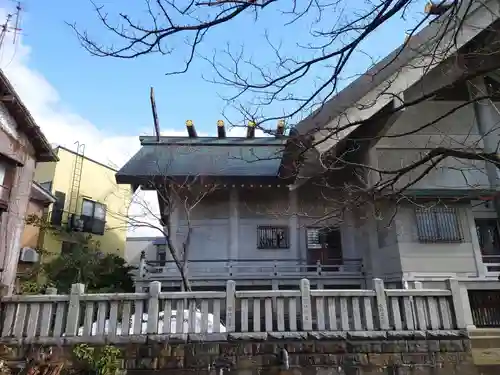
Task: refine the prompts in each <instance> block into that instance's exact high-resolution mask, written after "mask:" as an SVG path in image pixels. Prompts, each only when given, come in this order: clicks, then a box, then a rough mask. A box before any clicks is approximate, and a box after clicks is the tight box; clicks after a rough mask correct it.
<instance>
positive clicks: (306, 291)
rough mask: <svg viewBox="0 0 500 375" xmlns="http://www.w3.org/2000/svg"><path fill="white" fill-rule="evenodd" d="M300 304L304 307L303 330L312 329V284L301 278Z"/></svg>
mask: <svg viewBox="0 0 500 375" xmlns="http://www.w3.org/2000/svg"><path fill="white" fill-rule="evenodd" d="M300 304H301V309H302V331H312V310H311V284H310V283H309V280H307V279H302V280H300Z"/></svg>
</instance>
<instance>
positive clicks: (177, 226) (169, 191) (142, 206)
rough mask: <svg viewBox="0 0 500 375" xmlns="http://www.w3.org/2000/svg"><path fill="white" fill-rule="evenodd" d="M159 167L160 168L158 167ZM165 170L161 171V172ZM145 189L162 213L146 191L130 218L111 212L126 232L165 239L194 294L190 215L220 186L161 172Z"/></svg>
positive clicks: (135, 196)
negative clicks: (150, 232) (154, 197)
mask: <svg viewBox="0 0 500 375" xmlns="http://www.w3.org/2000/svg"><path fill="white" fill-rule="evenodd" d="M158 165H159V164H158ZM160 170H163V168H162V169H160V168H159V167H158V171H160ZM143 188H145V189H147V190H151V191H156V193H157V199H158V206H159V212H158V211H157V210H156V205H154V204H152V202H149V201H148V200H147V199H146V198H145V196H144V194H143V192H144V191H143V190H142V189H139V190H137V191H136V192H135V193H134V194H133V197H132V202H131V205H132V206H133V207H134V210H130V211H129V212H128V214H126V215H124V214H123V213H118V212H109V211H108V213H109V215H111V216H112V217H114V218H115V219H117V220H118V221H119V222H121V223H122V224H121V226H122V227H126V228H127V229H132V230H134V229H141V228H147V229H150V230H154V231H156V232H158V233H159V235H160V236H161V237H163V238H164V239H165V244H166V250H167V252H168V253H169V254H170V256H171V257H172V260H173V262H174V263H175V266H176V267H177V269H178V270H179V274H180V276H181V281H182V286H183V288H184V290H186V291H190V290H191V283H190V281H189V275H188V264H189V249H190V240H191V233H192V225H191V215H192V212H193V211H194V210H195V209H196V208H197V206H198V205H199V204H200V203H201V202H202V201H203V200H204V199H205V198H206V197H208V196H210V194H212V193H213V192H215V191H216V190H217V188H218V185H217V184H214V183H212V184H207V183H204V181H203V178H202V177H199V176H192V177H186V178H175V177H170V176H166V175H165V174H164V173H163V174H162V173H160V172H158V175H157V176H156V177H154V178H153V177H152V178H151V179H149V180H147V181H144V184H143Z"/></svg>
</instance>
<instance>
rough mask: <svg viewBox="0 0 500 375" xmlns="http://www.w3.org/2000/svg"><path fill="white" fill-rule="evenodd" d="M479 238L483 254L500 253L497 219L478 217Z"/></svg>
mask: <svg viewBox="0 0 500 375" xmlns="http://www.w3.org/2000/svg"><path fill="white" fill-rule="evenodd" d="M475 222H476V231H477V238H478V240H479V246H480V248H481V253H482V254H483V255H500V233H499V231H498V224H499V223H498V220H497V219H476V220H475Z"/></svg>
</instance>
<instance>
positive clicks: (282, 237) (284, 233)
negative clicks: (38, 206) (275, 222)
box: [257, 226, 290, 249]
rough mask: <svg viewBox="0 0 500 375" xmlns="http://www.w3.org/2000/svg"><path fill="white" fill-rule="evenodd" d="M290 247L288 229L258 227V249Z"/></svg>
mask: <svg viewBox="0 0 500 375" xmlns="http://www.w3.org/2000/svg"><path fill="white" fill-rule="evenodd" d="M289 247H290V241H289V230H288V227H284V226H283V227H272V226H259V227H257V248H259V249H288V248H289Z"/></svg>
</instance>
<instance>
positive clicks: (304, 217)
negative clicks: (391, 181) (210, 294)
mask: <svg viewBox="0 0 500 375" xmlns="http://www.w3.org/2000/svg"><path fill="white" fill-rule="evenodd" d="M465 3H466V4H469V3H468V2H465ZM469 5H470V4H469ZM470 6H471V7H470V9H468V10H467V13H466V14H467V15H466V17H465V18H464V19H463V20H460V19H457V20H453V21H452V22H449V23H448V21H449V18H447V17H446V16H445V17H442V18H440V19H437V20H434V21H433V22H432V23H431V24H430V25H429V26H427V27H425V28H424V29H423V30H422V31H420V32H419V33H418V34H417V35H415V36H413V37H412V38H410V40H409V41H408V44H407V45H405V46H402V47H401V48H398V49H397V50H396V51H394V52H393V53H392V54H390V55H389V56H387V57H386V58H385V59H383V60H382V61H381V62H380V63H379V64H377V65H376V66H374V67H373V68H372V69H370V70H369V71H368V72H367V73H366V74H365V75H363V76H361V77H359V78H358V79H356V80H354V82H353V83H351V84H350V85H349V86H348V87H346V88H345V89H344V90H343V91H341V92H340V93H339V94H338V95H336V96H335V97H334V98H332V99H331V100H330V101H328V102H327V103H325V105H324V106H323V107H322V108H321V109H320V110H319V111H318V112H317V113H315V114H314V115H313V116H310V117H309V118H307V119H305V120H304V121H302V122H300V123H299V124H297V125H296V126H295V127H294V128H293V129H292V131H291V132H290V134H291V135H290V136H283V135H282V134H283V131H282V129H280V125H278V128H277V131H276V133H277V136H276V137H273V138H254V129H253V128H252V127H249V128H248V136H247V137H246V138H226V137H225V132H224V131H219V133H218V134H219V136H218V137H196V132H195V131H193V129H192V126H193V125H192V124H191V123H190V124H189V126H188V134H189V136H186V137H140V140H141V144H142V148H141V150H140V151H139V152H138V153H137V154H136V155H135V156H133V157H132V159H131V160H130V161H129V162H128V163H127V164H125V166H124V167H123V168H122V169H121V170H120V171H119V172H118V173H117V174H116V179H117V181H118V182H119V183H122V184H132V185H134V186H142V188H143V189H150V190H156V191H158V192H159V193H160V196H161V195H162V194H163V195H165V194H167V193H166V190H164V189H165V186H164V185H165V179H164V176H165V175H167V176H169V177H170V178H171V179H179V180H180V181H184V180H185V179H186V178H188V177H194V176H195V177H199V178H198V179H197V180H198V181H200V185H199V186H198V188H200V189H201V188H202V187H203V185H204V186H207V185H208V186H210V184H212V185H217V186H218V189H217V191H216V192H215V193H213V194H209V195H207V196H206V197H205V198H203V200H202V201H200V203H199V204H198V205H197V206H196V208H195V209H194V210H192V211H190V212H189V214H190V216H189V222H190V223H191V237H190V245H189V263H188V272H189V277H190V279H191V282H192V285H193V286H194V287H206V286H209V287H212V288H216V287H219V288H223V287H224V284H225V282H226V281H227V280H228V279H234V280H236V281H237V285H238V287H253V286H254V285H268V286H272V287H273V288H278V287H279V288H286V287H287V286H289V285H291V284H297V283H298V281H299V280H300V279H301V278H304V277H306V278H308V279H309V280H310V281H311V284H312V285H313V286H315V287H327V286H328V287H341V286H344V287H350V288H359V287H372V286H371V285H370V283H371V281H372V279H373V278H374V277H378V278H382V279H384V281H385V282H386V283H388V285H394V286H399V287H401V286H402V285H405V284H406V282H407V281H413V280H420V281H423V282H424V283H425V284H426V285H436V286H437V285H438V284H440V283H442V282H443V280H445V279H446V278H449V277H458V278H460V279H462V280H465V282H468V283H470V287H471V288H474V285H477V283H481V285H482V288H489V287H491V288H493V289H498V277H499V275H500V241H499V224H498V223H499V221H498V218H499V216H498V212H499V211H498V207H496V205H495V200H494V199H490V198H492V197H493V198H494V197H496V196H498V194H499V191H500V183H499V180H500V178H499V168H498V166H497V167H496V168H495V166H493V165H492V164H491V163H488V162H485V161H484V160H478V161H477V160H476V161H474V160H466V159H463V158H448V159H446V160H445V161H444V162H442V163H441V164H440V165H439V166H438V167H437V168H430V169H429V171H428V173H426V174H424V175H423V178H419V179H416V178H417V177H419V176H422V172H423V170H424V169H425V168H426V167H428V164H427V165H426V166H421V167H420V168H416V169H415V170H413V171H412V172H410V173H406V174H403V175H402V178H401V179H400V180H399V181H397V182H396V184H395V186H396V187H397V188H402V187H404V186H406V185H407V184H408V183H409V182H412V181H413V179H416V180H415V181H414V183H413V184H412V185H411V186H410V187H409V188H408V189H405V191H404V194H402V195H401V196H399V197H398V199H393V200H390V199H387V200H381V201H379V203H378V204H377V207H374V205H373V204H370V201H366V200H365V201H363V202H364V203H363V204H359V205H358V206H352V205H351V206H348V207H349V209H348V210H344V209H345V207H346V205H345V204H344V203H343V201H344V200H349V201H352V199H353V197H355V196H356V194H357V193H356V191H364V190H366V189H367V188H370V187H371V186H374V184H377V183H378V181H379V180H380V179H381V178H384V177H383V176H380V175H379V174H378V173H374V172H373V171H371V169H370V168H375V169H383V170H398V169H400V168H402V167H403V166H405V165H409V164H411V162H412V161H417V160H420V159H421V157H422V156H424V155H426V154H427V153H428V152H429V151H431V150H433V149H435V148H438V147H447V148H449V149H452V150H453V149H454V150H469V151H471V150H472V151H473V152H485V153H494V152H498V148H497V147H498V146H497V145H498V144H499V142H500V131H499V129H500V127H499V126H498V124H500V111H499V110H498V108H500V96H496V95H493V97H492V100H482V101H480V102H476V103H474V104H472V103H470V104H468V103H469V102H470V99H471V97H473V96H474V95H477V92H478V91H480V92H483V93H485V92H500V82H499V78H498V77H499V75H498V74H497V73H496V72H492V73H488V75H482V76H481V75H480V74H476V76H475V77H474V78H473V79H470V80H469V79H466V80H464V79H463V78H464V75H465V74H466V73H467V74H472V75H473V74H474V72H476V71H484V69H485V67H486V66H493V64H495V61H496V64H497V65H498V63H497V62H498V61H499V60H498V58H499V56H498V48H497V47H494V48H493V50H492V51H491V53H479V54H477V55H474V53H472V52H474V51H475V48H476V47H477V46H482V48H485V46H489V45H490V44H491V45H492V46H498V42H495V40H498V35H500V33H499V32H498V31H499V29H500V21H499V20H498V16H497V14H496V13H494V12H492V10H491V9H498V2H494V1H486V2H482V3H480V2H474V3H472V5H470ZM458 14H464V13H460V12H459V13H458ZM458 27H460V28H461V29H460V32H457V28H458ZM452 40H453V43H451V41H452ZM495 43H496V44H495ZM495 48H496V49H495ZM429 50H432V51H433V52H435V53H434V54H433V56H432V58H430V59H429V61H427V60H425V61H427V62H426V63H427V64H433V65H427V66H426V68H427V69H423V68H421V66H422V59H423V57H422V56H423V54H424V53H428V51H429ZM436 51H441V52H439V53H438V52H436ZM471 51H472V52H471ZM440 53H441V55H440ZM465 54H466V57H467V58H466V59H464V58H463V57H464V55H465ZM464 61H466V62H467V66H466V67H464V66H463V65H460V64H461V63H463V62H464ZM430 93H433V95H432V96H430V95H429V96H427V94H430ZM422 97H425V100H422V101H421V102H420V103H419V104H416V105H414V106H411V107H408V108H406V110H404V111H397V112H394V111H393V110H394V109H395V108H399V107H400V106H401V103H402V101H401V98H404V101H405V102H406V103H410V102H412V101H414V100H416V99H418V98H422ZM454 108H456V109H455V110H452V109H454ZM445 115H446V116H445ZM347 121H351V123H352V122H354V121H363V123H360V125H358V126H352V127H351V128H349V131H346V132H345V134H341V135H343V136H344V137H343V138H342V137H341V139H339V137H337V136H335V137H328V135H330V134H331V131H328V130H325V128H326V127H328V126H334V127H335V126H338V125H339V124H340V126H342V125H347V124H348V123H347ZM428 124H431V125H428ZM423 125H427V126H425V127H423V128H421V127H422V126H423ZM495 129H496V130H495ZM219 130H221V129H219ZM398 134H405V135H404V136H397V135H398ZM314 142H316V143H317V144H316V145H315V146H314V147H311V148H307V145H311V144H313V143H314ZM306 150H307V152H306V153H305V154H303V153H302V151H306ZM299 155H300V158H299ZM324 155H328V156H329V160H330V161H335V160H338V158H340V157H346V155H347V157H348V158H349V161H350V163H351V165H355V166H354V167H348V166H347V167H346V166H345V165H343V166H342V168H340V167H339V165H337V167H338V168H326V169H325V168H324V163H320V159H321V158H322V157H323V156H324ZM301 159H302V160H301ZM323 162H326V161H324V160H323ZM363 165H365V166H366V167H364V168H362V167H359V166H363ZM162 177H163V178H162ZM154 181H163V185H162V184H156V183H154ZM325 181H327V182H328V184H325ZM346 186H352V187H354V189H351V190H349V189H348V188H346ZM484 197H488V198H487V199H488V200H485V198H484ZM159 203H160V208H161V207H162V206H161V200H160V202H159ZM429 206H430V207H429ZM177 207H178V206H177ZM331 212H337V213H340V214H337V215H335V216H333V217H327V218H326V219H325V220H322V221H321V222H320V223H319V222H318V220H319V219H320V218H324V217H325V215H328V214H329V213H331ZM186 219H187V218H186V215H185V214H183V212H182V210H179V209H176V210H175V211H174V212H173V214H172V216H171V223H172V231H173V233H174V234H175V236H173V238H172V241H174V242H175V243H176V244H177V245H180V244H182V243H183V241H184V238H185V235H186V231H187V220H186ZM165 220H166V218H164V222H166V221H165ZM148 249H152V250H150V251H148V253H147V254H145V259H144V262H143V263H144V269H143V271H141V272H140V273H139V276H138V278H137V280H136V282H137V284H138V285H139V286H146V285H147V283H149V282H150V281H152V280H158V281H161V282H162V285H164V286H165V287H170V286H177V287H178V286H179V285H180V277H179V273H178V272H176V268H175V267H174V266H173V265H172V264H171V261H170V260H169V258H168V253H167V259H166V261H165V259H164V258H163V257H164V256H165V249H164V245H158V246H156V247H148Z"/></svg>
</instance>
